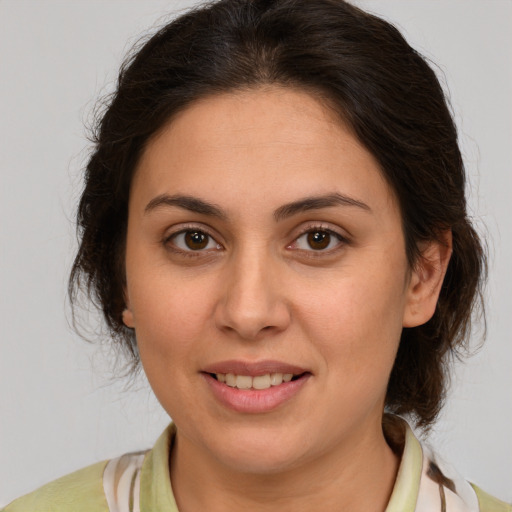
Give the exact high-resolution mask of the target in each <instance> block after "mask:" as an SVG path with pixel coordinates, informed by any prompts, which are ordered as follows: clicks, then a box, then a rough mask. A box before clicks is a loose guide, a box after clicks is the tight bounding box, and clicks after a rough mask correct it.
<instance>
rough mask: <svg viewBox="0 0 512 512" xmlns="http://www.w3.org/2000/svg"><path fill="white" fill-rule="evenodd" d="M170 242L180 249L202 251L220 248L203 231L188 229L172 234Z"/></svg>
mask: <svg viewBox="0 0 512 512" xmlns="http://www.w3.org/2000/svg"><path fill="white" fill-rule="evenodd" d="M169 241H170V242H172V244H173V245H174V246H176V247H177V248H178V249H181V250H182V251H204V250H208V249H220V247H221V246H220V245H219V244H218V243H217V242H216V241H215V240H214V238H213V237H211V236H210V235H209V234H208V233H205V232H204V231H200V230H196V229H189V230H187V231H180V232H179V233H176V234H175V235H173V236H172V237H171V238H170V239H169Z"/></svg>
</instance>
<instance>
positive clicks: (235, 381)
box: [209, 372, 306, 390]
mask: <svg viewBox="0 0 512 512" xmlns="http://www.w3.org/2000/svg"><path fill="white" fill-rule="evenodd" d="M305 373H306V372H303V373H300V374H293V373H265V374H264V375H257V376H255V377H252V376H251V375H236V374H234V373H210V374H209V375H210V376H211V377H212V378H214V379H216V380H217V381H218V382H221V383H223V384H226V386H229V387H230V388H237V389H256V390H263V389H269V388H271V387H273V386H280V385H281V384H283V383H284V382H292V381H295V380H297V379H299V378H301V377H302V376H303V375H304V374H305Z"/></svg>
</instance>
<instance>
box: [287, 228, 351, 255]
mask: <svg viewBox="0 0 512 512" xmlns="http://www.w3.org/2000/svg"><path fill="white" fill-rule="evenodd" d="M341 242H342V238H341V236H340V235H338V234H336V233H334V232H333V231H329V230H325V229H313V230H311V231H307V232H306V233H304V234H303V235H301V236H299V237H298V238H297V239H296V240H295V242H294V243H293V246H294V249H300V250H303V251H311V250H313V251H325V250H328V249H333V248H334V247H336V246H337V245H339V244H340V243H341Z"/></svg>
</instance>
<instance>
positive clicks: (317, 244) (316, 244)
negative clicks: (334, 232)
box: [308, 231, 331, 251]
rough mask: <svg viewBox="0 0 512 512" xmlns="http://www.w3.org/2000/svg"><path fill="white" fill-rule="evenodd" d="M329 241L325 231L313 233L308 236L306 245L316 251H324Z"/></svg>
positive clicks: (328, 235) (329, 236) (329, 237)
mask: <svg viewBox="0 0 512 512" xmlns="http://www.w3.org/2000/svg"><path fill="white" fill-rule="evenodd" d="M330 241H331V235H330V234H329V233H327V231H314V232H312V233H309V234H308V244H309V246H310V247H311V248H312V249H315V250H316V251H318V250H320V249H325V248H326V247H327V246H328V245H329V243H330Z"/></svg>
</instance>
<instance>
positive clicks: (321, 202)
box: [274, 193, 372, 221]
mask: <svg viewBox="0 0 512 512" xmlns="http://www.w3.org/2000/svg"><path fill="white" fill-rule="evenodd" d="M332 206H354V207H356V208H361V209H362V210H365V211H367V212H371V211H372V209H371V208H370V207H369V206H368V205H367V204H366V203H363V202H362V201H359V200H358V199H354V198H352V197H349V196H345V195H343V194H338V193H335V194H328V195H325V196H311V197H305V198H304V199H300V200H298V201H294V202H293V203H288V204H285V205H283V206H280V207H279V208H278V209H277V210H276V211H275V212H274V218H275V219H276V221H280V220H284V219H286V218H288V217H291V216H292V215H296V214H298V213H302V212H307V211H310V210H321V209H322V208H330V207H332Z"/></svg>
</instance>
